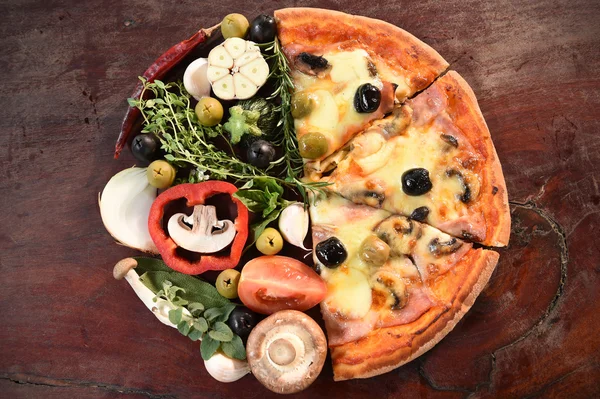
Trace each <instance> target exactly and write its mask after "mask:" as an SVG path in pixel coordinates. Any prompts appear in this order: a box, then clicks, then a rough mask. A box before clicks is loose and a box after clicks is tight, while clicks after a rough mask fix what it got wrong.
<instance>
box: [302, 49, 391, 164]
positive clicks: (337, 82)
mask: <svg viewBox="0 0 600 399" xmlns="http://www.w3.org/2000/svg"><path fill="white" fill-rule="evenodd" d="M323 57H324V58H325V59H326V60H327V61H328V63H329V64H330V67H329V68H328V70H327V71H326V74H325V75H324V76H321V77H315V76H311V75H307V74H304V73H302V72H298V71H295V72H294V73H293V78H294V85H295V87H296V93H299V92H303V93H305V94H306V95H308V97H309V98H311V99H313V100H314V101H315V107H314V108H313V111H312V112H311V113H310V114H308V115H307V116H305V117H303V118H298V119H295V121H294V124H295V128H296V134H297V135H298V137H300V136H302V135H303V134H306V133H308V132H315V131H316V132H320V133H322V134H324V135H325V136H326V137H327V138H328V140H329V151H328V152H327V154H326V155H329V154H331V153H333V152H334V151H335V150H337V149H338V148H340V147H341V146H342V145H343V144H345V143H346V141H347V140H348V139H349V138H350V137H349V136H350V135H351V134H352V129H350V127H354V131H359V130H361V128H362V126H363V125H364V124H365V123H367V122H368V121H370V120H371V119H372V114H369V113H358V112H356V110H355V109H354V95H355V93H356V90H357V89H358V87H359V86H361V85H363V84H365V83H370V84H372V85H373V86H375V87H377V88H378V89H380V90H381V89H382V88H383V83H382V81H381V80H380V79H379V77H378V76H373V75H372V74H371V72H370V70H369V64H370V62H371V61H370V59H369V55H368V53H367V52H366V51H365V50H362V49H359V50H354V51H336V52H328V53H325V54H323Z"/></svg>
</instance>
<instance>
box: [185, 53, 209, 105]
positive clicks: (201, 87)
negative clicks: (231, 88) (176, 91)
mask: <svg viewBox="0 0 600 399" xmlns="http://www.w3.org/2000/svg"><path fill="white" fill-rule="evenodd" d="M207 70H208V60H207V59H206V58H198V59H197V60H195V61H193V62H192V63H191V64H190V65H188V67H187V68H186V69H185V72H184V74H183V86H184V87H185V89H186V90H187V92H188V93H190V94H191V95H192V96H193V97H194V98H195V99H196V100H200V99H201V98H202V97H208V96H210V82H209V81H208V75H207Z"/></svg>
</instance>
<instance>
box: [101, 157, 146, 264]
mask: <svg viewBox="0 0 600 399" xmlns="http://www.w3.org/2000/svg"><path fill="white" fill-rule="evenodd" d="M156 195H157V190H156V188H154V187H152V186H151V185H150V184H149V183H148V178H147V177H146V168H129V169H125V170H123V171H121V172H119V173H117V174H116V175H114V176H113V177H112V178H111V179H110V180H109V181H108V183H107V184H106V187H104V190H103V191H102V195H101V196H100V200H99V204H100V215H101V216H102V222H103V223H104V227H106V230H108V232H109V233H110V235H111V236H113V238H114V239H115V240H117V241H118V242H120V243H121V244H123V245H126V246H128V247H131V248H135V249H139V250H140V251H144V252H150V253H158V250H157V249H156V246H155V245H154V242H153V241H152V238H151V237H150V232H149V231H148V215H149V214H150V207H151V206H152V202H154V200H155V199H156Z"/></svg>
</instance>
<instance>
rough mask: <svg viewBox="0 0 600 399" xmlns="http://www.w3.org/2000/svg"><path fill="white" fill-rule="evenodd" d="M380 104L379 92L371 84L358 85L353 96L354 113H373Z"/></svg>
mask: <svg viewBox="0 0 600 399" xmlns="http://www.w3.org/2000/svg"><path fill="white" fill-rule="evenodd" d="M380 102H381V92H380V91H379V89H378V88H377V87H375V86H373V85H372V84H371V83H365V84H364V85H360V86H359V87H358V89H357V90H356V93H355V94H354V109H356V112H360V113H367V112H375V111H377V108H379V103H380Z"/></svg>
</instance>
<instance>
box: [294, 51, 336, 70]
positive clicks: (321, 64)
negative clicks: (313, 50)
mask: <svg viewBox="0 0 600 399" xmlns="http://www.w3.org/2000/svg"><path fill="white" fill-rule="evenodd" d="M298 58H299V59H300V61H302V62H303V63H305V64H306V65H308V66H309V67H310V69H312V70H315V69H325V68H327V66H328V65H329V62H328V61H327V60H326V59H325V58H323V57H322V56H320V55H314V54H310V53H300V55H298Z"/></svg>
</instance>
